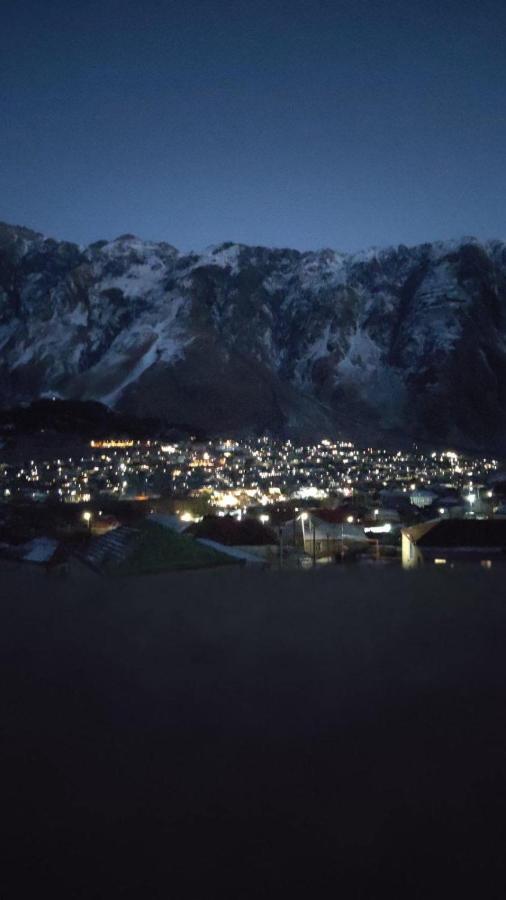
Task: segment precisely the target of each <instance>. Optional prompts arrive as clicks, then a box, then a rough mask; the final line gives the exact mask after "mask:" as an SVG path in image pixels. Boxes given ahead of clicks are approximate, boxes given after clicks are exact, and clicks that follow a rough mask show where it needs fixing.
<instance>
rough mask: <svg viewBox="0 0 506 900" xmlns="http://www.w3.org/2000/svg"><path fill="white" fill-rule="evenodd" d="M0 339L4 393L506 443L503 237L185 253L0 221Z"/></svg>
mask: <svg viewBox="0 0 506 900" xmlns="http://www.w3.org/2000/svg"><path fill="white" fill-rule="evenodd" d="M0 346H1V356H0V368H1V372H0V374H1V379H2V381H1V383H2V398H1V399H2V403H3V405H7V404H13V403H19V402H24V401H26V400H30V399H34V398H36V397H41V396H49V395H55V396H59V397H72V398H81V399H89V398H93V399H98V400H102V401H103V402H105V403H107V404H109V405H110V406H112V407H114V408H116V409H120V410H128V411H129V412H132V413H134V414H136V415H139V414H140V415H143V414H145V415H157V416H163V417H165V418H166V419H167V420H169V421H171V422H176V423H186V424H188V425H190V426H194V427H199V428H204V429H206V430H208V431H209V432H212V433H216V432H241V431H242V432H246V431H256V432H262V431H271V432H277V433H283V434H293V435H296V436H298V437H302V436H304V437H305V436H308V437H309V436H316V435H322V434H331V433H334V434H336V433H337V434H341V435H343V436H345V435H349V436H350V437H352V438H353V437H354V438H358V439H367V440H375V441H379V440H380V439H386V438H387V437H388V436H389V435H390V436H396V437H397V436H398V435H406V436H408V437H410V438H416V439H420V440H431V441H437V442H439V443H441V442H447V443H452V444H455V445H463V444H465V445H469V446H475V447H480V446H483V447H490V448H492V447H494V448H496V447H499V448H500V447H506V244H504V243H502V242H499V241H491V242H487V243H479V242H478V241H476V240H474V239H472V238H469V239H464V240H462V241H458V242H445V243H436V244H424V245H422V246H419V247H414V248H407V247H403V246H400V247H396V248H389V249H385V250H379V251H368V252H367V253H364V254H356V255H346V254H342V253H338V252H335V251H331V250H323V251H320V252H314V253H313V252H311V253H300V252H298V251H294V250H274V249H268V248H264V247H248V246H243V245H237V244H223V245H220V246H217V247H212V248H210V249H209V250H207V251H206V252H205V253H198V254H197V253H190V254H183V253H180V252H178V251H177V250H176V249H175V248H174V247H171V246H170V245H168V244H164V243H149V242H143V241H140V240H138V239H137V238H135V237H134V236H132V235H123V236H121V237H119V238H117V239H116V240H115V241H111V242H106V241H99V242H97V243H95V244H92V245H91V246H89V247H87V248H84V249H83V248H79V247H77V246H76V245H74V244H70V243H66V242H60V243H59V242H56V241H53V240H49V239H46V238H44V237H43V236H42V235H39V234H37V233H35V232H32V231H29V230H27V229H24V228H16V227H11V226H7V225H3V226H0Z"/></svg>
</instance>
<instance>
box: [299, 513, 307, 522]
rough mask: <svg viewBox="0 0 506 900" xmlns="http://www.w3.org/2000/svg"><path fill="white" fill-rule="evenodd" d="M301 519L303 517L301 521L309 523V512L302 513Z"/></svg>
mask: <svg viewBox="0 0 506 900" xmlns="http://www.w3.org/2000/svg"><path fill="white" fill-rule="evenodd" d="M300 517H301V519H302V521H303V522H307V520H308V514H307V512H303V513H301V514H300Z"/></svg>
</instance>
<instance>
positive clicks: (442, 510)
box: [438, 506, 445, 516]
mask: <svg viewBox="0 0 506 900" xmlns="http://www.w3.org/2000/svg"><path fill="white" fill-rule="evenodd" d="M438 512H439V515H440V516H444V514H445V508H444V506H440V507H439V510H438Z"/></svg>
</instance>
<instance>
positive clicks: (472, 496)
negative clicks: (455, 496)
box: [466, 494, 476, 504]
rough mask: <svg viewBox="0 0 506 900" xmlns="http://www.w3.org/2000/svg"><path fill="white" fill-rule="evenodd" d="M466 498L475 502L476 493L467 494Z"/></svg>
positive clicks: (469, 501)
mask: <svg viewBox="0 0 506 900" xmlns="http://www.w3.org/2000/svg"><path fill="white" fill-rule="evenodd" d="M466 500H467V502H468V503H471V504H473V503H474V501H475V500H476V494H467V496H466Z"/></svg>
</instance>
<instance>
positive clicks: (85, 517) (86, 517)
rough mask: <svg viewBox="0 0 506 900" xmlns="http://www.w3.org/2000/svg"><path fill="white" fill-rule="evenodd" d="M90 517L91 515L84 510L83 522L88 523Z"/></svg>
mask: <svg viewBox="0 0 506 900" xmlns="http://www.w3.org/2000/svg"><path fill="white" fill-rule="evenodd" d="M91 515H92V514H91V513H90V512H89V511H88V510H87V509H86V510H85V511H84V512H83V519H84V521H85V522H90V521H91Z"/></svg>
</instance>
